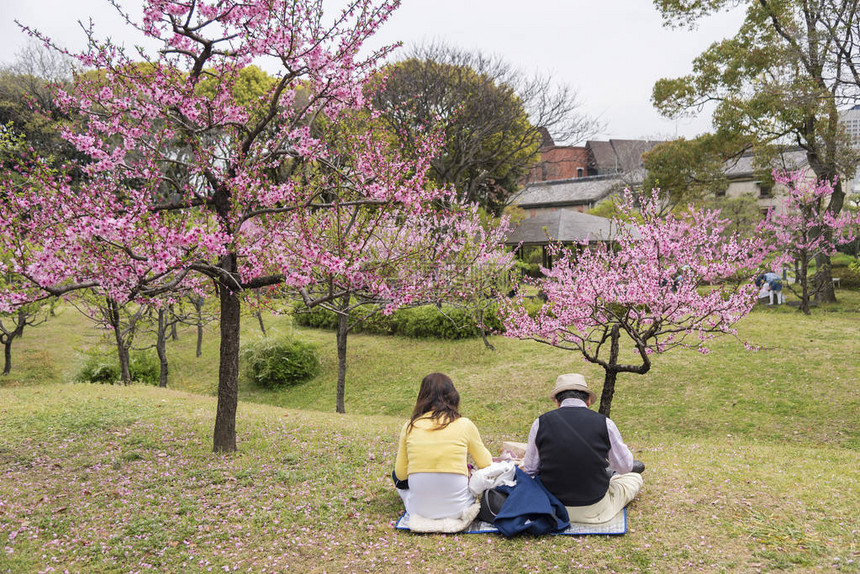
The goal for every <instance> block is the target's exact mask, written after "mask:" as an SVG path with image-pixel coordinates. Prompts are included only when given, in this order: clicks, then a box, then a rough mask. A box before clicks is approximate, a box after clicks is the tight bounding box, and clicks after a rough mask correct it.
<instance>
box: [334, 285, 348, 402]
mask: <svg viewBox="0 0 860 574" xmlns="http://www.w3.org/2000/svg"><path fill="white" fill-rule="evenodd" d="M344 299H345V302H344V303H342V304H341V310H344V309H345V308H346V307H347V306H348V305H349V296H346V297H345V298H344ZM348 335H349V317H348V316H347V315H345V314H340V315H338V316H337V408H336V410H337V412H339V413H345V412H346V405H345V400H344V398H345V395H346V338H347V336H348Z"/></svg>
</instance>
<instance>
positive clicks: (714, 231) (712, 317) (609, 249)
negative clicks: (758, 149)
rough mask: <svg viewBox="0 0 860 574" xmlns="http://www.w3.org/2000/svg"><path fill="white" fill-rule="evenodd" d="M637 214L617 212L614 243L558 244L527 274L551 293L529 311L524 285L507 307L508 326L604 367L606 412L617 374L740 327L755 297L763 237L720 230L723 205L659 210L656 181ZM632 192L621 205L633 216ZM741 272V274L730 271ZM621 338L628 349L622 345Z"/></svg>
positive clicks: (640, 369)
mask: <svg viewBox="0 0 860 574" xmlns="http://www.w3.org/2000/svg"><path fill="white" fill-rule="evenodd" d="M641 202H642V205H641V214H640V217H638V218H632V217H626V218H624V219H623V220H622V219H616V220H615V224H616V226H615V227H616V228H617V230H618V231H617V234H616V236H615V237H614V238H613V241H612V242H610V243H600V244H597V245H588V244H583V245H579V246H576V247H573V248H571V247H566V246H559V245H556V246H554V248H553V251H554V258H553V259H554V265H553V267H552V269H543V273H544V276H543V277H541V278H539V279H536V280H532V281H530V282H529V283H530V284H531V285H532V286H533V287H536V288H538V289H540V290H541V291H542V292H543V293H545V294H546V297H547V302H546V303H545V304H544V305H543V306H542V308H541V309H540V311H539V312H538V313H537V314H536V315H534V316H529V314H528V313H527V312H526V310H525V308H524V306H523V299H524V295H525V293H524V290H523V289H522V288H520V289H519V290H518V292H517V295H516V297H515V298H514V299H513V301H512V302H507V303H506V308H505V309H504V313H505V317H504V321H505V327H506V330H507V335H508V336H511V337H518V338H521V339H533V340H536V341H539V342H541V343H545V344H548V345H552V346H554V347H558V348H561V349H566V350H570V351H576V352H579V353H581V354H582V356H583V357H584V358H585V360H586V361H589V362H591V363H595V364H597V365H600V366H601V367H603V369H604V372H605V378H604V382H603V391H602V394H601V397H600V412H601V413H603V414H605V415H607V416H609V414H610V409H611V405H612V398H613V396H614V393H615V383H616V379H617V376H618V373H637V374H645V373H647V372H648V371H649V370H650V369H651V356H652V355H653V354H654V353H663V352H666V351H669V350H671V349H674V348H677V347H684V348H692V349H697V350H699V351H700V352H702V353H707V352H708V349H707V347H706V346H705V343H706V342H707V341H708V340H709V339H711V338H712V337H715V336H717V335H720V334H724V333H728V334H736V331H735V329H734V325H735V323H737V322H738V321H739V320H740V319H741V318H743V317H744V316H746V315H747V314H748V313H749V311H750V309H752V307H753V305H754V303H755V300H756V291H757V290H756V288H755V286H754V284H753V279H754V277H755V270H756V269H757V268H758V266H759V264H760V262H761V261H762V259H763V257H764V255H765V250H764V249H763V248H762V246H761V244H760V243H761V242H760V241H757V240H756V241H753V240H744V239H741V238H740V237H738V236H736V235H732V234H729V235H726V234H724V229H725V227H726V225H727V223H728V222H727V221H724V220H721V219H720V218H719V212H718V211H708V210H697V209H695V208H692V207H691V208H689V210H688V212H687V213H686V214H685V215H684V216H676V215H673V214H669V215H668V216H666V217H665V218H661V217H660V216H659V205H660V202H659V199H658V196H657V192H656V190H655V191H654V192H653V194H652V195H651V196H650V197H647V196H646V197H643V198H642V199H641ZM632 210H633V198H632V195H631V194H630V193H629V192H628V193H627V195H626V200H625V202H624V205H623V208H622V212H623V213H624V214H627V215H630V214H631V213H632ZM737 277H741V278H742V281H740V282H738V281H735V280H733V279H736V278H737ZM622 342H626V343H628V344H630V345H631V347H632V348H627V349H625V348H623V347H622Z"/></svg>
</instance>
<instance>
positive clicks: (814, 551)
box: [0, 290, 860, 572]
mask: <svg viewBox="0 0 860 574" xmlns="http://www.w3.org/2000/svg"><path fill="white" fill-rule="evenodd" d="M837 295H838V296H839V297H840V303H839V304H837V305H834V306H827V307H823V308H818V309H814V310H813V314H812V315H811V316H809V317H806V316H803V315H801V314H799V313H797V312H796V311H795V310H794V309H793V308H790V307H779V308H766V307H762V308H757V309H756V310H755V311H754V312H753V313H752V314H751V315H750V316H749V317H748V318H747V319H745V320H744V321H743V323H742V324H741V325H740V335H741V338H742V339H744V340H749V341H751V342H753V343H755V344H758V345H761V346H763V349H762V350H761V351H758V352H748V351H746V350H744V348H743V345H742V342H741V341H738V340H735V339H732V338H723V339H721V340H718V341H716V342H714V344H713V345H712V352H711V354H709V355H700V354H698V353H691V352H684V351H673V352H672V353H669V354H667V355H665V356H658V357H656V358H655V360H654V366H653V367H652V371H651V372H650V373H648V374H647V375H644V376H636V375H622V377H620V378H619V384H618V389H617V393H616V398H615V402H614V403H613V413H612V417H613V419H614V420H615V421H616V422H617V423H618V426H619V428H620V429H621V431H622V433H623V434H624V437H625V440H626V441H627V443H628V444H629V445H630V446H631V448H632V449H633V451H634V453H635V454H636V455H637V458H640V459H641V460H644V461H645V462H646V464H647V465H648V469H647V471H646V473H645V480H646V482H645V489H644V490H643V492H642V494H641V495H640V497H639V498H638V499H637V500H636V501H635V502H634V503H633V504H632V506H631V508H630V510H629V515H628V517H629V531H628V534H627V535H625V536H623V537H588V536H586V537H542V538H534V537H522V538H518V539H514V540H506V539H504V538H501V537H498V536H487V535H456V536H455V535H448V536H442V535H411V534H409V533H404V532H400V531H396V530H394V529H393V526H392V524H393V521H394V520H395V519H396V518H397V517H398V516H399V513H400V509H401V505H400V501H399V498H398V497H397V495H396V493H395V492H394V490H393V488H392V486H391V484H390V479H389V474H390V471H391V468H392V466H393V463H394V454H395V447H396V438H397V432H398V430H399V427H400V425H401V424H402V422H403V421H404V420H405V418H406V417H407V416H408V414H409V412H410V411H411V408H412V405H413V404H414V400H415V393H416V391H417V387H418V382H419V380H420V378H421V376H423V375H424V374H426V373H427V372H429V371H431V370H439V371H443V372H446V373H448V374H450V375H451V376H452V377H453V379H454V381H455V383H456V384H457V387H458V389H459V390H460V393H461V395H462V397H463V398H462V411H463V414H464V415H466V416H469V417H470V418H472V419H473V420H474V421H475V422H476V423H477V424H478V427H479V428H480V429H481V431H482V433H483V435H484V439H485V442H486V443H487V444H488V446H489V447H490V450H492V451H498V450H499V447H500V445H501V442H502V441H504V440H509V439H510V440H524V439H525V435H526V433H527V430H528V427H529V425H530V424H531V422H532V420H533V419H534V417H535V416H537V415H538V414H540V413H541V412H543V411H544V410H546V409H548V408H549V407H550V404H549V400H548V399H547V398H546V393H547V392H549V389H550V388H551V387H552V383H553V381H554V379H555V376H556V375H557V374H559V373H562V372H569V371H580V372H583V373H585V374H586V377H587V378H588V380H589V382H590V383H591V384H592V385H593V386H595V387H597V388H598V390H599V387H600V383H601V380H602V378H601V376H600V371H599V369H597V368H594V367H593V366H591V365H588V364H585V363H583V362H582V361H581V359H580V358H579V357H578V356H575V355H573V354H571V353H565V352H562V351H558V350H555V349H552V348H549V347H546V346H543V345H539V344H537V343H534V342H528V341H512V340H507V339H502V338H495V339H494V341H493V342H494V344H496V346H497V349H498V351H497V352H495V353H493V352H490V351H488V350H486V349H484V348H483V345H482V343H481V342H480V341H479V340H474V341H459V342H440V341H414V340H407V339H402V338H393V337H374V336H366V335H355V336H351V337H350V350H349V373H348V381H347V396H346V408H347V411H348V414H347V415H337V414H335V413H334V412H333V411H334V404H335V375H336V360H335V356H334V334H333V333H331V332H322V331H314V330H302V329H295V328H293V327H292V326H291V325H290V322H289V319H288V317H284V316H280V317H267V320H266V322H267V327H268V328H269V331H270V332H272V333H274V335H277V334H284V333H292V334H295V335H297V336H299V337H302V338H304V339H308V340H312V341H315V342H317V343H318V344H319V347H320V352H321V355H322V359H323V369H322V372H321V373H320V375H319V376H318V377H317V378H315V379H314V380H312V381H310V382H308V383H306V384H305V385H302V386H300V387H295V388H292V389H288V390H285V391H279V392H272V391H265V390H262V389H258V388H255V387H253V386H251V385H248V384H245V383H243V384H242V386H241V388H240V399H241V400H242V403H241V404H240V406H239V418H238V423H237V424H238V433H239V437H238V439H239V440H238V442H239V449H240V451H239V453H237V454H235V455H231V456H216V455H213V454H211V453H210V452H209V451H210V448H211V432H212V424H213V421H214V409H215V400H214V396H213V394H214V390H215V388H216V384H217V383H216V373H217V331H216V330H215V329H210V330H209V331H208V332H207V335H206V341H205V347H204V355H203V356H202V357H201V358H199V359H198V358H195V357H194V336H193V333H192V332H191V330H187V331H181V332H180V338H179V340H178V341H176V342H173V343H171V344H170V346H169V348H168V353H169V354H170V357H171V361H172V362H171V381H170V386H171V388H170V389H167V390H165V389H158V388H154V387H147V386H131V387H119V386H101V385H89V384H68V383H67V381H69V380H70V379H71V378H72V376H73V374H74V372H75V370H76V369H77V366H78V364H79V358H78V355H79V352H80V351H81V350H82V349H85V348H87V347H90V346H93V345H96V344H98V343H99V340H100V335H99V334H98V333H97V332H95V331H94V329H93V328H92V327H91V326H90V325H88V324H87V323H85V322H84V321H83V320H82V319H80V317H78V316H77V315H75V313H74V312H73V311H72V310H70V309H68V310H65V311H63V312H61V313H60V314H59V316H58V317H56V318H53V319H52V320H51V321H50V322H49V323H47V324H46V325H44V326H42V327H39V328H37V329H33V330H30V331H28V332H26V333H25V336H24V339H22V340H21V341H17V342H16V344H15V348H14V352H13V360H14V366H13V371H12V374H11V375H10V376H7V377H4V378H3V379H0V473H2V476H0V551H2V552H0V572H5V571H10V572H31V571H32V572H36V571H47V570H49V569H55V570H56V571H62V570H64V569H65V570H69V571H71V572H128V571H142V570H149V569H154V570H158V571H207V570H208V569H210V568H211V569H212V571H234V570H236V571H249V570H250V571H283V570H287V569H290V570H296V571H301V572H308V571H310V572H343V571H346V572H364V571H419V572H424V571H426V572H443V571H450V572H461V571H465V570H472V571H474V570H477V571H495V572H533V571H551V570H560V571H565V570H570V569H574V568H590V569H597V570H604V571H618V572H677V571H683V570H690V571H705V572H720V571H724V572H756V571H777V570H789V571H847V572H860V542H858V540H860V520H858V512H860V424H858V419H860V417H858V414H860V392H858V385H857V383H858V380H860V336H858V335H860V293H857V292H852V291H848V290H840V291H837ZM244 329H245V331H244V333H243V337H244V340H249V339H251V338H254V337H258V336H260V335H259V330H258V329H257V327H256V325H255V323H254V322H253V321H251V320H250V319H248V320H245V321H244ZM270 336H272V335H270Z"/></svg>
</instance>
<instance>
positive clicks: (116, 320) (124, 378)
mask: <svg viewBox="0 0 860 574" xmlns="http://www.w3.org/2000/svg"><path fill="white" fill-rule="evenodd" d="M107 309H108V322H109V323H110V326H111V328H112V329H113V336H114V340H115V341H116V354H117V358H118V359H119V380H120V381H121V382H122V384H124V385H128V384H131V369H130V368H129V356H128V347H127V346H126V344H125V341H123V337H122V325H121V324H120V316H119V304H118V303H117V302H116V301H114V300H113V299H108V300H107Z"/></svg>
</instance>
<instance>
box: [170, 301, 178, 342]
mask: <svg viewBox="0 0 860 574" xmlns="http://www.w3.org/2000/svg"><path fill="white" fill-rule="evenodd" d="M170 314H171V315H173V305H171V306H170ZM170 339H171V340H173V341H178V340H179V333H178V332H177V331H176V321H174V322H173V323H171V324H170Z"/></svg>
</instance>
